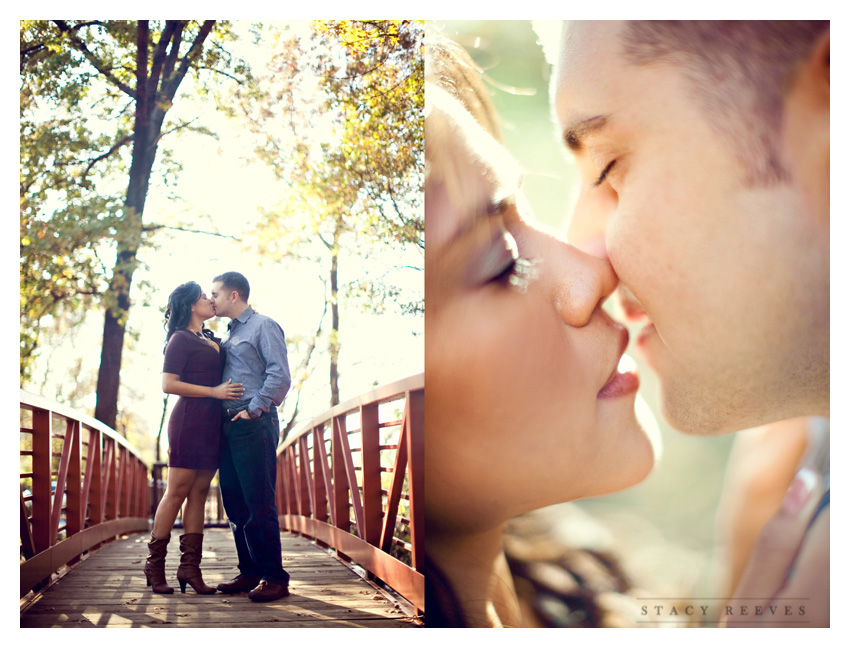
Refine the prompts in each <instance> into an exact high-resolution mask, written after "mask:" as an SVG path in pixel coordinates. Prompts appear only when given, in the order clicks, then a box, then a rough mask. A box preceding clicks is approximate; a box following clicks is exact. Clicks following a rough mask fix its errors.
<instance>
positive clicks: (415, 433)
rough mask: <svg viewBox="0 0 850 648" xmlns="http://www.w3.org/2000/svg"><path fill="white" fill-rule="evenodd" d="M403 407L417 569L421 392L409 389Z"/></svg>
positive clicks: (421, 545)
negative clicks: (405, 421) (406, 433)
mask: <svg viewBox="0 0 850 648" xmlns="http://www.w3.org/2000/svg"><path fill="white" fill-rule="evenodd" d="M407 409H408V414H407V416H406V419H407V430H408V435H407V475H408V477H407V480H408V493H409V495H410V544H411V545H412V547H413V548H412V550H411V562H412V565H413V568H414V569H416V570H417V571H420V572H421V571H424V569H425V550H424V549H425V392H424V391H412V392H409V393H408V395H407Z"/></svg>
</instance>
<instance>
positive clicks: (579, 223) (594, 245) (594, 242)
mask: <svg viewBox="0 0 850 648" xmlns="http://www.w3.org/2000/svg"><path fill="white" fill-rule="evenodd" d="M600 200H604V201H605V202H607V199H606V198H605V197H604V196H595V197H594V199H593V200H591V199H590V197H589V196H581V197H580V198H579V201H578V202H577V203H576V206H575V209H574V210H573V214H572V216H571V217H570V223H569V226H568V228H567V241H569V242H570V243H571V244H572V245H574V246H576V247H577V248H578V249H579V250H581V251H582V252H586V253H587V254H590V255H592V256H595V257H599V258H600V259H606V260H607V259H608V249H607V246H606V244H605V228H606V222H607V218H606V216H605V214H606V211H605V209H604V208H603V207H604V205H600V204H598V203H599V201H600Z"/></svg>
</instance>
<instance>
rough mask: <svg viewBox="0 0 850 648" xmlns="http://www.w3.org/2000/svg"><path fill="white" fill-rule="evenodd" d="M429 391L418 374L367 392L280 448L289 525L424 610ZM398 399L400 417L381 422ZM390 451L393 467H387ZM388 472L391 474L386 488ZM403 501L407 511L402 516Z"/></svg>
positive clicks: (316, 420) (283, 442)
mask: <svg viewBox="0 0 850 648" xmlns="http://www.w3.org/2000/svg"><path fill="white" fill-rule="evenodd" d="M424 389H425V388H424V376H423V375H419V376H411V377H410V378H406V379H404V380H401V381H398V382H397V383H393V384H391V385H385V386H384V387H380V388H377V389H375V390H373V391H372V392H369V393H367V394H362V395H361V396H358V397H356V398H354V399H352V400H351V401H347V402H345V403H343V404H341V405H337V406H335V407H333V408H331V409H330V410H328V411H327V412H325V413H323V414H321V415H319V416H318V417H316V418H314V419H313V420H312V421H311V422H310V424H309V425H306V426H305V427H304V428H302V429H301V430H299V431H298V432H297V433H295V434H291V435H289V436H288V437H287V438H286V439H284V440H283V441H282V443H281V445H280V446H279V448H278V454H279V457H280V461H279V462H278V466H279V471H280V475H279V481H278V483H279V484H281V488H283V489H284V491H285V492H284V495H283V499H284V500H285V501H286V502H288V503H289V504H288V508H289V511H290V513H289V514H287V515H286V516H283V517H282V520H284V522H283V524H285V526H286V528H287V529H288V530H290V531H296V532H298V533H301V534H303V535H305V536H307V537H310V538H314V539H316V540H317V541H319V542H322V543H324V544H325V545H327V546H330V547H332V548H334V549H336V551H337V556H339V557H341V558H342V559H343V560H348V561H351V562H354V563H357V564H358V565H359V566H360V567H362V568H363V569H365V570H366V571H367V574H368V575H369V576H368V577H369V578H374V579H376V580H379V581H381V582H383V583H384V584H386V585H389V586H390V587H391V588H392V589H393V590H395V591H396V592H397V593H399V594H401V595H402V596H404V597H405V598H407V600H408V601H410V602H411V603H412V604H413V605H414V607H415V608H416V609H417V610H420V611H421V610H424V604H425V603H424V602H425V594H424V592H425V585H424V584H425V579H424V574H423V565H422V562H423V546H422V543H423V541H424V530H425V525H424V520H423V514H424V510H423V505H422V496H423V485H424V475H423V473H422V468H423V460H424V454H423V452H422V450H423V435H424ZM395 402H403V404H404V415H403V417H402V418H401V420H400V421H399V420H395V419H397V418H399V417H398V415H395V414H393V419H392V420H383V419H382V418H381V417H382V415H383V413H384V412H387V413H389V412H393V411H398V409H397V408H396V409H395V410H393V408H392V407H391V404H392V403H395ZM355 415H357V416H359V419H360V421H359V429H358V430H352V432H351V434H349V431H348V429H347V423H348V418H349V417H351V418H353V417H354V416H355ZM384 437H386V438H384ZM396 439H397V440H396ZM309 441H312V446H311V447H312V456H310V454H309V451H310V447H308V443H309ZM328 442H329V443H330V448H329V449H328V447H327V446H328ZM392 451H394V452H395V456H394V459H393V463H392V465H389V464H388V465H384V463H385V457H386V456H387V453H389V452H392ZM384 473H389V474H390V475H391V477H392V479H387V480H386V484H385V478H384ZM385 486H386V488H385ZM405 487H406V488H405ZM385 494H386V497H384V495H385ZM405 499H406V500H407V501H408V511H406V512H402V511H401V509H400V502H402V501H403V500H405ZM351 509H354V510H353V517H354V520H353V522H354V525H352V519H351V517H352V510H351ZM406 515H409V519H408V518H407V517H405V516H406ZM352 526H356V528H352ZM408 535H409V538H408ZM396 536H398V537H396ZM408 539H409V541H408Z"/></svg>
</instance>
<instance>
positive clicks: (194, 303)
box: [145, 281, 244, 594]
mask: <svg viewBox="0 0 850 648" xmlns="http://www.w3.org/2000/svg"><path fill="white" fill-rule="evenodd" d="M214 315H215V308H214V307H213V304H212V302H211V301H210V300H209V299H208V298H207V296H206V295H205V294H204V292H203V291H202V290H201V287H200V286H199V285H198V284H197V283H195V282H194V281H190V282H188V283H184V284H182V285H180V286H178V287H177V288H176V289H175V290H174V292H172V293H171V295H170V296H169V298H168V307H167V308H166V311H165V329H166V338H165V343H166V346H165V361H164V363H163V367H162V390H163V391H164V392H165V393H167V394H176V395H178V396H179V397H180V399H179V400H178V401H177V405H176V406H175V407H174V410H173V411H172V413H171V418H170V419H169V421H168V445H169V450H168V485H167V487H166V491H165V495H164V496H163V498H162V501H161V502H160V503H159V506H158V507H157V510H156V516H155V517H154V523H153V529H152V531H151V541H150V543H149V544H148V550H149V552H150V553H149V555H148V559H147V562H146V563H145V576H146V577H147V580H148V585H151V586H152V587H153V591H154V592H156V593H158V594H171V593H173V592H174V588H172V587H169V585H168V583H167V582H166V580H165V555H166V550H167V548H168V541H169V540H170V538H171V529H172V528H173V526H174V520H175V519H176V518H177V514H178V513H179V511H180V507H181V506H183V502H184V501H185V502H186V505H185V507H184V509H183V529H184V531H185V534H184V535H182V536H180V567H179V568H178V569H177V579H178V581H179V582H180V589H181V591H182V592H184V593H185V591H186V585H187V584H189V585H191V586H192V588H193V589H194V590H195V591H196V592H197V593H198V594H213V593H214V592H215V591H216V590H215V588H213V587H208V586H207V585H206V584H205V583H204V580H203V578H202V576H201V569H200V562H201V544H202V541H203V538H204V505H205V503H206V500H207V493H208V492H209V489H210V481H212V478H213V476H214V475H215V472H216V470H217V469H218V451H219V437H220V435H221V428H222V415H221V403H219V400H227V399H234V400H238V399H239V398H240V397H241V396H242V393H243V391H244V390H243V389H242V384H241V383H238V384H230V381H229V380H228V381H227V382H225V383H222V382H221V374H222V370H223V368H224V351H223V350H222V349H221V348H220V346H219V342H220V340H219V339H218V338H216V337H214V336H213V334H212V332H211V331H209V330H207V329H204V327H203V323H204V322H205V321H206V320H208V319H210V318H211V317H213V316H214Z"/></svg>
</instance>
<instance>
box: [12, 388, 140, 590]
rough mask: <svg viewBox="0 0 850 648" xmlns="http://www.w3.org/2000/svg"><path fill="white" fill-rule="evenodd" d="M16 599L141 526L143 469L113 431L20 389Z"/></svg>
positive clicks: (127, 445) (122, 439)
mask: <svg viewBox="0 0 850 648" xmlns="http://www.w3.org/2000/svg"><path fill="white" fill-rule="evenodd" d="M20 395H21V407H20V409H21V439H20V447H21V451H20V466H21V469H20V474H21V580H20V589H21V594H20V595H21V596H22V597H23V596H24V595H25V594H27V593H28V592H30V591H32V590H34V589H39V588H40V587H42V586H44V585H46V584H47V583H49V580H50V577H51V574H53V573H54V572H56V571H57V570H58V569H60V568H62V567H63V566H65V565H72V564H74V563H75V562H77V561H79V559H80V556H82V555H83V553H84V552H86V551H88V550H90V549H92V548H96V547H97V546H98V545H100V544H101V543H103V542H109V541H110V540H113V539H115V538H116V537H117V536H120V535H122V534H125V533H131V532H134V531H146V530H147V529H148V528H149V527H148V514H149V509H150V494H149V489H148V467H147V466H146V465H145V464H144V462H142V460H141V459H140V458H139V453H138V452H137V451H136V450H135V449H134V448H133V447H132V446H131V445H130V444H129V443H127V441H126V440H125V439H124V438H123V437H121V436H120V435H119V434H118V433H116V432H115V431H114V430H113V429H111V428H109V427H108V426H106V425H104V424H103V423H101V422H100V421H96V420H95V419H93V418H90V417H88V416H85V415H83V414H80V413H78V412H75V411H74V410H72V409H71V408H69V407H66V406H63V405H60V404H58V403H54V402H51V401H48V400H47V399H44V398H42V397H40V396H36V395H35V394H31V393H29V392H26V391H23V390H21V393H20Z"/></svg>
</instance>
